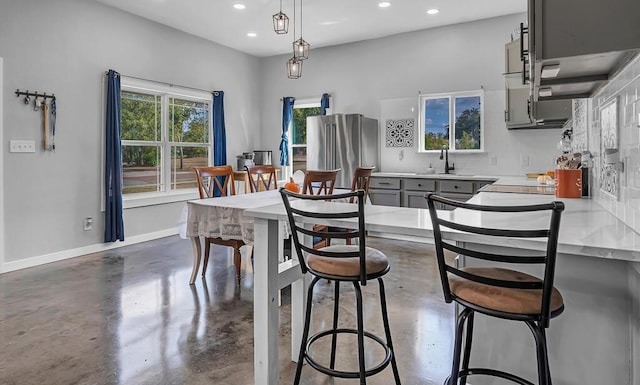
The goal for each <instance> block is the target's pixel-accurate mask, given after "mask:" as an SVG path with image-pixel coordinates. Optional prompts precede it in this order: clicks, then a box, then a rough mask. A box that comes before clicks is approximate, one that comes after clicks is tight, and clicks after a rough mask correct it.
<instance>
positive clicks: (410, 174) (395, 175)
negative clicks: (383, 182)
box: [371, 172, 501, 181]
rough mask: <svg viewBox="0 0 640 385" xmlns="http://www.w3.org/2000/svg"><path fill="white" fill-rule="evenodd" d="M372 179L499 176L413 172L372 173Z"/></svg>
mask: <svg viewBox="0 0 640 385" xmlns="http://www.w3.org/2000/svg"><path fill="white" fill-rule="evenodd" d="M371 176H373V177H382V178H411V179H459V180H478V181H486V180H497V179H499V178H501V177H499V176H487V175H464V174H420V173H415V172H374V173H372V174H371Z"/></svg>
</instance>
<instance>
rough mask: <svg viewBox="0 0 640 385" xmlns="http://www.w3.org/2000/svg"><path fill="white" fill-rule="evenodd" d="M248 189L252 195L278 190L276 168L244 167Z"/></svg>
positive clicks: (262, 166)
mask: <svg viewBox="0 0 640 385" xmlns="http://www.w3.org/2000/svg"><path fill="white" fill-rule="evenodd" d="M244 168H245V171H246V172H247V179H248V180H249V188H250V190H251V192H252V193H254V192H258V191H264V190H275V189H277V188H278V182H277V180H276V168H275V167H274V166H272V165H261V166H245V167H244Z"/></svg>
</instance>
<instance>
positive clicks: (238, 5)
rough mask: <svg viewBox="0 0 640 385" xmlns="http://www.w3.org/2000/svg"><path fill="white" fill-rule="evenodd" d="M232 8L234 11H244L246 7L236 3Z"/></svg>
mask: <svg viewBox="0 0 640 385" xmlns="http://www.w3.org/2000/svg"><path fill="white" fill-rule="evenodd" d="M233 8H235V9H245V8H247V7H246V6H245V5H244V4H240V3H236V4H234V5H233Z"/></svg>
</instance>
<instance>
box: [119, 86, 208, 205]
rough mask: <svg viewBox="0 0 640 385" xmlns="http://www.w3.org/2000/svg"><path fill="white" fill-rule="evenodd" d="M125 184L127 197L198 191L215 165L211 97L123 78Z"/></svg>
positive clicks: (123, 163) (123, 167)
mask: <svg viewBox="0 0 640 385" xmlns="http://www.w3.org/2000/svg"><path fill="white" fill-rule="evenodd" d="M120 95H121V102H122V109H121V111H122V132H121V142H122V176H123V177H122V179H123V194H124V197H125V199H127V198H140V197H157V196H169V195H176V194H181V193H184V192H190V193H191V192H193V191H195V188H196V187H197V182H196V177H195V173H194V172H193V167H194V166H207V165H209V164H211V162H210V159H211V158H212V154H211V152H212V145H211V134H210V133H211V122H210V115H211V95H209V94H207V93H206V92H197V91H195V92H194V91H191V90H185V89H179V88H178V87H174V86H165V85H162V84H158V83H153V82H143V81H139V80H135V79H133V80H130V79H126V78H125V77H123V78H122V90H121V94H120Z"/></svg>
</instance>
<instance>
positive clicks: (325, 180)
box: [302, 169, 340, 195]
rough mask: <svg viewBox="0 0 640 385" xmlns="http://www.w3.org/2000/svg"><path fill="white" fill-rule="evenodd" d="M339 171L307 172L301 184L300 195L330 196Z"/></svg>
mask: <svg viewBox="0 0 640 385" xmlns="http://www.w3.org/2000/svg"><path fill="white" fill-rule="evenodd" d="M339 171H340V169H335V170H307V172H306V173H305V174H304V182H303V183H302V193H303V194H309V195H331V194H333V187H334V185H335V183H336V176H337V175H338V172H339Z"/></svg>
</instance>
